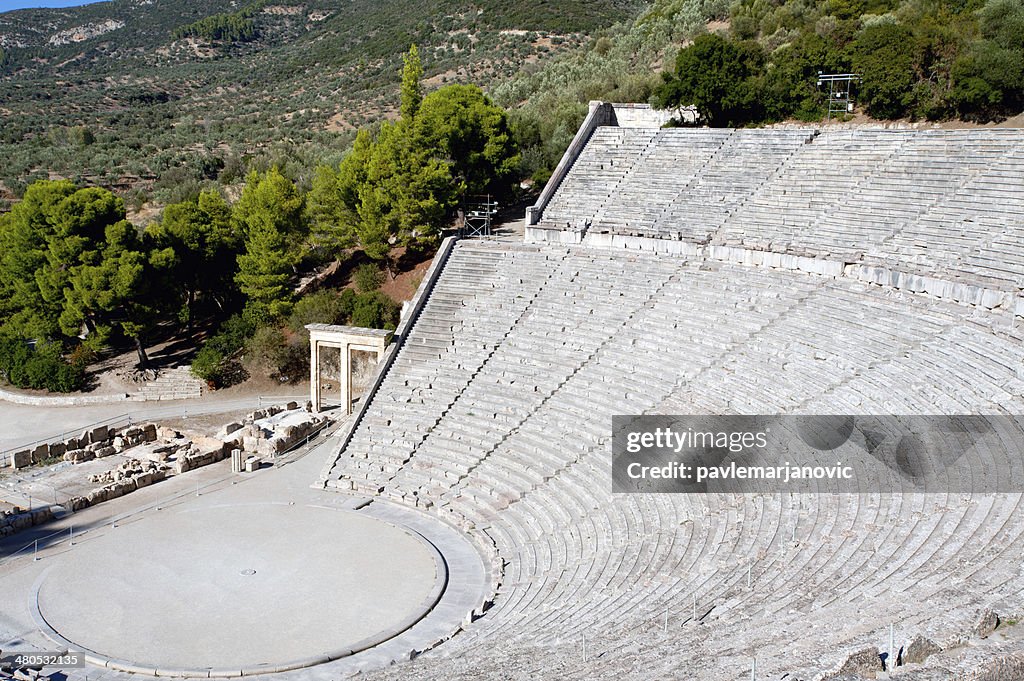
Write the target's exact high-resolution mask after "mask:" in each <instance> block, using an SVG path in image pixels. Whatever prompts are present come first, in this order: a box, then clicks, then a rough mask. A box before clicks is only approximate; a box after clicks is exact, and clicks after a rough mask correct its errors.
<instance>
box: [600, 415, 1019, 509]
mask: <svg viewBox="0 0 1024 681" xmlns="http://www.w3.org/2000/svg"><path fill="white" fill-rule="evenodd" d="M612 429H613V437H612V491H613V492H677V493H707V492H738V493H742V492H768V493H771V492H821V493H833V494H834V493H862V492H864V493H870V492H873V493H891V492H934V493H944V492H946V493H948V492H955V493H960V492H963V493H987V492H1024V416H1006V415H996V416H977V415H972V416H946V415H942V416H937V415H932V416H845V415H830V416H790V415H785V416H779V415H775V416H720V415H718V416H715V415H699V416H679V415H671V416H668V415H666V416H625V415H624V416H615V417H613V419H612Z"/></svg>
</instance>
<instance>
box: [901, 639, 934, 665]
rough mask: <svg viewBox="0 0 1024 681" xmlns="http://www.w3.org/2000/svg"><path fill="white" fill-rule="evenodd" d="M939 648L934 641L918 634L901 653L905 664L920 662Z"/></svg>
mask: <svg viewBox="0 0 1024 681" xmlns="http://www.w3.org/2000/svg"><path fill="white" fill-rule="evenodd" d="M941 650H942V649H941V648H939V646H938V645H937V644H936V643H935V642H934V641H932V640H931V639H929V638H926V637H924V636H921V635H920V634H919V635H917V636H915V637H914V639H913V640H912V641H911V642H910V644H909V645H908V646H907V649H906V651H905V652H904V653H903V662H904V663H905V664H921V663H923V662H924V661H925V660H927V659H928V658H929V657H930V656H931V655H934V654H935V653H938V652H941Z"/></svg>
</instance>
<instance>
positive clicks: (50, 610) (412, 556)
mask: <svg viewBox="0 0 1024 681" xmlns="http://www.w3.org/2000/svg"><path fill="white" fill-rule="evenodd" d="M445 578H446V573H445V568H444V561H443V559H441V557H440V554H438V553H437V551H436V549H434V547H433V546H432V545H430V544H429V543H428V542H426V541H425V540H424V539H423V538H422V537H420V536H419V535H418V534H415V533H412V532H409V531H407V530H404V529H402V528H399V527H396V526H394V525H391V524H389V523H386V522H383V521H381V520H377V519H375V518H370V517H367V516H364V515H361V514H359V513H357V512H351V511H342V510H336V509H327V508H321V507H315V506H290V505H284V504H251V505H231V506H217V507H212V508H201V509H194V510H190V511H184V512H176V511H172V510H164V511H161V512H160V513H159V514H157V515H154V516H150V517H148V518H146V519H144V520H141V521H139V522H137V523H134V524H131V525H125V526H121V527H118V528H116V529H113V530H111V531H110V532H108V533H107V534H106V535H104V536H102V537H99V538H96V539H90V540H87V541H84V542H81V543H79V544H78V545H77V546H75V547H74V548H72V549H71V550H70V551H68V552H67V553H65V554H64V555H63V556H62V557H61V558H60V560H59V562H57V563H56V564H55V565H54V566H53V567H52V568H50V569H48V570H47V571H46V572H45V573H44V574H43V575H42V576H41V578H40V580H39V582H37V586H36V591H35V605H36V608H37V621H38V622H39V624H40V626H41V627H42V628H43V629H44V631H47V633H48V634H49V635H50V636H51V637H56V638H62V639H64V640H66V642H67V645H69V647H71V648H72V649H78V650H85V651H86V652H87V653H88V652H89V651H92V653H93V654H92V657H94V658H96V659H97V660H99V662H100V663H101V664H102V663H104V661H107V662H106V664H107V666H114V667H117V668H122V669H127V670H133V668H139V670H145V671H149V672H150V673H153V670H161V671H176V670H177V671H180V670H200V669H207V668H209V669H214V670H216V671H217V672H218V673H220V674H224V675H232V674H237V673H238V672H240V671H241V670H243V669H244V670H246V671H247V672H248V673H253V672H254V671H255V670H256V669H257V668H259V669H261V670H263V671H270V670H271V669H275V668H294V667H299V666H308V665H310V664H315V663H317V662H322V661H326V660H327V659H336V658H337V657H341V656H344V655H345V654H350V653H351V652H358V651H359V650H362V649H364V648H366V647H369V646H370V645H374V644H376V643H379V642H380V641H383V640H386V639H388V638H391V637H393V636H395V635H397V634H398V633H400V632H401V631H403V630H405V629H407V628H409V627H410V626H412V624H414V623H415V622H416V621H417V620H419V619H420V618H421V617H422V616H423V615H425V614H426V613H427V612H428V611H429V610H430V608H432V607H433V605H434V604H435V603H436V602H437V599H438V598H439V597H440V594H441V592H442V591H443V588H444V583H445Z"/></svg>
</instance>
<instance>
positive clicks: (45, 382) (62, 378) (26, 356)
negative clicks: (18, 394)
mask: <svg viewBox="0 0 1024 681" xmlns="http://www.w3.org/2000/svg"><path fill="white" fill-rule="evenodd" d="M61 350H62V348H61V346H60V344H59V343H44V344H38V345H36V347H34V348H33V347H31V346H30V345H29V344H28V343H27V342H25V341H24V340H23V339H20V338H11V337H7V338H3V339H0V373H2V374H3V375H4V376H5V377H6V378H7V380H8V381H9V382H10V383H11V384H12V385H14V386H17V387H19V388H34V389H37V390H49V391H51V392H61V393H68V392H73V391H75V390H80V389H81V388H82V386H83V385H84V383H85V363H84V362H82V361H76V362H69V361H67V360H65V359H64V357H63V355H62V353H61Z"/></svg>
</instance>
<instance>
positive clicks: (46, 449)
mask: <svg viewBox="0 0 1024 681" xmlns="http://www.w3.org/2000/svg"><path fill="white" fill-rule="evenodd" d="M49 457H50V445H48V444H42V445H39V446H38V447H36V448H35V449H33V450H32V463H39V462H40V461H44V460H45V459H48V458H49Z"/></svg>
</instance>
